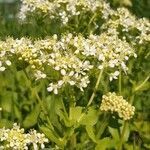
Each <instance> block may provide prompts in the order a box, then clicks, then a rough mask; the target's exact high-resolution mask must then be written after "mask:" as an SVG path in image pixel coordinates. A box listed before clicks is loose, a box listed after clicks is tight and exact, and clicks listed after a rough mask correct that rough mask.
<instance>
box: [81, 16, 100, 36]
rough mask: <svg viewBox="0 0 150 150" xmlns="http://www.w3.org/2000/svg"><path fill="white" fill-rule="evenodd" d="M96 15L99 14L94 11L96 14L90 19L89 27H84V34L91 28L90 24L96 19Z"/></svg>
mask: <svg viewBox="0 0 150 150" xmlns="http://www.w3.org/2000/svg"><path fill="white" fill-rule="evenodd" d="M96 15H97V13H94V14H93V16H92V18H91V19H90V21H89V23H88V25H87V27H86V28H85V29H84V31H83V34H84V33H85V32H86V30H87V29H89V26H90V24H91V23H92V22H93V20H94V19H95V17H96Z"/></svg>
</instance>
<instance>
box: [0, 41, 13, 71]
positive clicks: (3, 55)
mask: <svg viewBox="0 0 150 150" xmlns="http://www.w3.org/2000/svg"><path fill="white" fill-rule="evenodd" d="M2 43H3V42H1V41H0V49H3V48H4V47H3V44H2ZM10 65H11V61H10V60H9V58H8V57H7V52H6V51H5V49H3V50H1V51H0V72H2V71H5V69H6V68H7V66H10Z"/></svg>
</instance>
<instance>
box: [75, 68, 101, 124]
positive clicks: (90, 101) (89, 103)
mask: <svg viewBox="0 0 150 150" xmlns="http://www.w3.org/2000/svg"><path fill="white" fill-rule="evenodd" d="M102 74H103V69H102V70H101V71H100V73H99V76H98V79H97V82H96V85H95V88H94V91H93V93H92V95H91V97H90V99H89V102H88V104H87V106H86V108H88V107H89V106H90V105H91V103H92V102H93V100H94V97H95V95H96V91H97V89H98V86H99V83H100V80H101V77H102ZM84 115H85V112H84V113H82V114H81V116H80V117H79V119H78V121H77V122H80V120H81V119H82V118H83V117H84Z"/></svg>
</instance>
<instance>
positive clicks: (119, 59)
mask: <svg viewBox="0 0 150 150" xmlns="http://www.w3.org/2000/svg"><path fill="white" fill-rule="evenodd" d="M4 50H5V52H6V53H7V55H8V56H9V58H10V57H13V58H12V59H16V60H18V62H19V61H23V62H26V63H27V64H28V65H29V66H30V67H31V70H32V72H33V74H34V76H35V78H36V80H38V79H42V78H47V79H50V84H49V86H48V88H47V90H48V91H49V92H51V91H53V92H54V93H55V94H58V89H60V88H62V87H63V86H64V85H66V84H69V85H71V86H77V87H78V88H80V90H81V91H83V89H84V88H86V87H87V85H88V84H89V82H90V81H89V72H90V70H91V69H92V68H94V69H97V68H99V69H105V68H109V69H110V71H111V73H110V80H113V79H117V77H118V75H119V71H118V70H119V68H122V70H124V71H125V72H126V71H127V70H128V67H127V66H126V62H127V61H128V59H129V57H131V56H134V57H136V53H135V50H134V48H133V47H131V46H130V45H129V43H127V42H126V41H125V40H121V39H119V38H118V36H117V35H116V34H111V32H110V33H109V32H104V33H102V34H100V35H99V36H98V35H90V36H89V37H87V38H85V37H84V36H82V35H78V36H73V35H72V34H71V33H70V34H67V35H63V36H62V37H61V38H60V39H58V37H57V35H54V36H53V37H51V38H48V39H45V40H36V41H34V42H33V41H32V40H30V39H27V38H21V39H16V40H14V39H12V38H8V39H6V41H1V45H0V52H3V51H4ZM7 55H6V56H7ZM7 61H8V60H7ZM7 63H8V62H7ZM10 64H11V63H10ZM7 65H8V64H7Z"/></svg>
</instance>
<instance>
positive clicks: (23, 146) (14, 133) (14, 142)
mask: <svg viewBox="0 0 150 150" xmlns="http://www.w3.org/2000/svg"><path fill="white" fill-rule="evenodd" d="M45 143H48V139H47V138H46V137H45V135H44V134H41V133H37V131H36V130H31V131H30V132H29V133H25V132H24V129H23V128H20V126H18V125H17V124H16V123H14V125H13V128H12V129H6V128H5V127H4V128H1V129H0V144H1V145H2V146H0V148H1V149H11V150H28V149H29V147H30V146H32V147H33V149H34V150H38V149H39V148H40V149H44V148H45Z"/></svg>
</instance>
